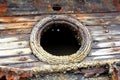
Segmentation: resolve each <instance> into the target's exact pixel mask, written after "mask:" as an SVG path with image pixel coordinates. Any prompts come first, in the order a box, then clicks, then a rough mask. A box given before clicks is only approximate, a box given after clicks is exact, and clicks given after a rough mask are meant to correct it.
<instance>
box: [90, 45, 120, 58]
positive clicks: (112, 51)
mask: <svg viewBox="0 0 120 80" xmlns="http://www.w3.org/2000/svg"><path fill="white" fill-rule="evenodd" d="M116 54H117V55H120V47H114V48H104V49H92V50H91V52H90V53H89V56H108V55H116Z"/></svg>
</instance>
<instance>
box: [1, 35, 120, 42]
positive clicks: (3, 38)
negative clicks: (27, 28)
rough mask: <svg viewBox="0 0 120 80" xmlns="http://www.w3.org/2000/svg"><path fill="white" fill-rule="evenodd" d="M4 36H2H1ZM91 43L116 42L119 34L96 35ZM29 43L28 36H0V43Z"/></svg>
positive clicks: (119, 37) (119, 36)
mask: <svg viewBox="0 0 120 80" xmlns="http://www.w3.org/2000/svg"><path fill="white" fill-rule="evenodd" d="M3 35H4V34H3ZM92 38H93V41H98V42H104V41H105V42H108V41H118V40H120V34H113V35H112V34H110V35H109V34H106V35H105V34H104V35H102V34H98V35H97V34H96V35H94V36H92ZM24 40H26V41H29V40H30V34H14V35H13V34H8V35H6V36H0V43H4V42H18V41H24Z"/></svg>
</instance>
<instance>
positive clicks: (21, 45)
mask: <svg viewBox="0 0 120 80" xmlns="http://www.w3.org/2000/svg"><path fill="white" fill-rule="evenodd" d="M0 45H2V46H0V50H6V49H19V48H28V47H30V45H29V41H19V42H7V43H0Z"/></svg>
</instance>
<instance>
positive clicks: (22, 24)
mask: <svg viewBox="0 0 120 80" xmlns="http://www.w3.org/2000/svg"><path fill="white" fill-rule="evenodd" d="M35 23H36V22H20V23H0V30H4V29H16V28H18V29H24V28H31V27H33V25H34V24H35Z"/></svg>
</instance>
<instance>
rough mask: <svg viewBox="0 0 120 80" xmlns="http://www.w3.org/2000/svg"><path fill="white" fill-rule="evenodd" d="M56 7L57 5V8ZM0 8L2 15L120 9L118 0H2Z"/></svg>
mask: <svg viewBox="0 0 120 80" xmlns="http://www.w3.org/2000/svg"><path fill="white" fill-rule="evenodd" d="M55 4H57V6H55ZM54 7H57V10H56V9H54ZM0 8H1V10H0V15H2V16H3V15H28V14H40V13H43V14H45V13H86V12H87V13H91V12H111V11H120V5H119V1H118V0H100V1H96V0H44V1H43V0H33V1H31V0H25V1H24V0H20V1H17V0H1V1H0ZM58 8H59V9H58Z"/></svg>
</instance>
